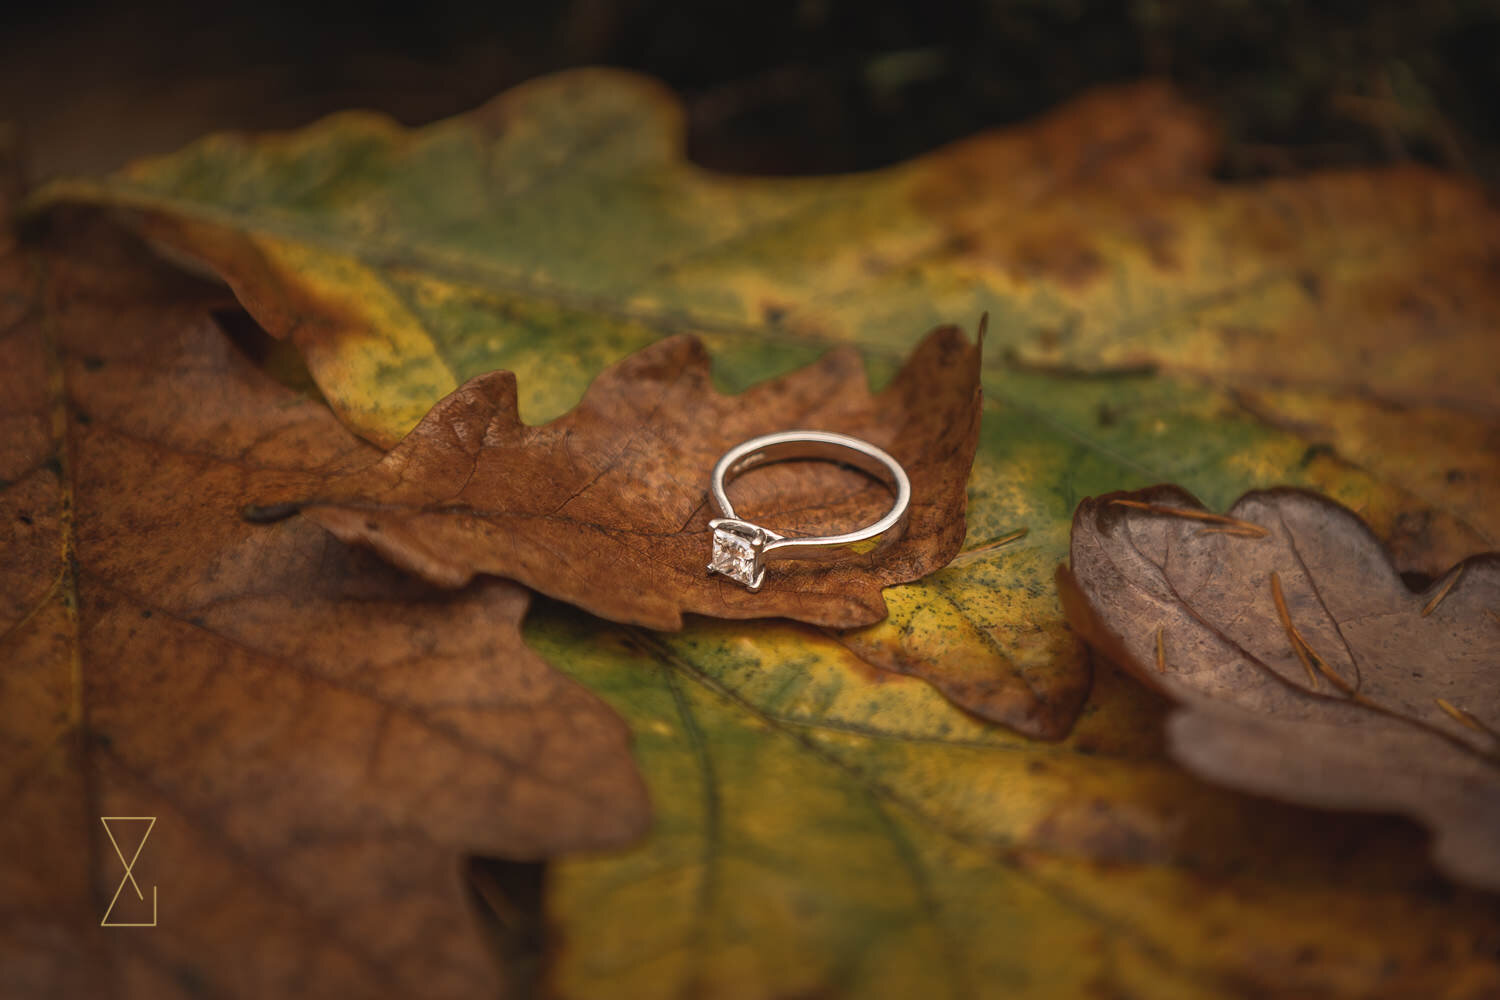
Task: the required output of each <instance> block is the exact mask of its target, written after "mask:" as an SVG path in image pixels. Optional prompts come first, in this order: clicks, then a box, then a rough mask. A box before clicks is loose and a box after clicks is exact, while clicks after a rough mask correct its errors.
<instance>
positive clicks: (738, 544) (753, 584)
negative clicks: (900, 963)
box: [708, 518, 768, 593]
mask: <svg viewBox="0 0 1500 1000" xmlns="http://www.w3.org/2000/svg"><path fill="white" fill-rule="evenodd" d="M708 526H709V527H710V528H712V529H713V533H714V540H713V554H712V556H711V557H710V559H709V562H708V570H709V572H710V573H718V574H719V575H721V576H727V577H729V579H731V580H733V581H734V582H736V583H738V584H741V585H742V586H744V587H745V588H746V589H747V590H749V591H750V592H751V593H754V592H756V591H758V590H760V587H761V584H763V583H765V580H766V567H765V562H764V559H763V558H762V556H763V553H764V550H765V545H766V541H767V535H768V533H767V532H766V530H765V529H764V528H761V527H760V526H759V525H755V524H751V523H750V522H748V521H741V520H738V519H737V518H715V519H714V520H712V521H710V522H708Z"/></svg>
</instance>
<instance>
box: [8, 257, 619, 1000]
mask: <svg viewBox="0 0 1500 1000" xmlns="http://www.w3.org/2000/svg"><path fill="white" fill-rule="evenodd" d="M97 239H99V236H98V234H94V235H93V236H91V237H90V240H97ZM90 245H91V247H92V249H89V250H78V249H76V248H75V249H74V250H71V251H69V252H67V253H63V252H50V253H47V254H41V253H38V254H35V255H34V256H32V257H31V258H29V259H23V258H22V257H21V256H20V255H19V254H12V255H11V256H9V257H6V258H5V259H3V260H0V426H3V429H4V435H3V438H0V441H3V447H0V477H3V483H0V486H3V489H0V542H3V548H4V561H3V565H0V662H3V664H4V669H3V671H0V747H3V753H0V782H3V784H0V788H3V793H0V794H3V800H0V801H3V808H4V813H5V819H4V821H3V822H0V896H3V898H4V906H3V910H0V993H3V994H4V995H5V996H7V997H18V998H19V997H32V996H34V997H58V996H70V997H71V996H79V997H81V996H106V995H119V996H132V997H134V996H140V997H147V996H149V997H153V998H158V997H178V996H181V997H189V996H203V995H213V996H244V997H266V996H293V997H301V996H308V997H311V996H319V997H324V996H370V997H373V996H392V997H410V996H433V997H472V996H480V995H492V994H493V993H494V992H495V990H496V988H497V985H496V977H497V970H496V968H495V967H494V964H493V963H492V961H491V960H490V958H489V956H488V955H487V954H486V953H485V950H484V948H483V947H482V942H481V939H480V937H479V935H478V933H477V931H476V927H475V926H474V924H473V921H472V914H471V908H470V906H469V903H468V899H467V898H466V893H465V890H464V886H463V880H462V877H461V871H462V857H463V854H464V852H468V851H487V852H493V853H498V854H502V855H506V856H511V857H520V858H535V857H539V856H542V855H545V854H547V853H549V852H552V851H556V850H559V849H578V848H596V847H602V846H606V845H610V844H618V843H621V842H623V841H625V840H628V839H629V838H631V837H633V836H636V835H638V834H639V833H640V832H641V831H642V830H643V829H644V827H645V826H646V819H647V805H646V801H645V796H644V794H643V790H642V787H641V783H640V779H639V777H638V775H637V773H636V771H635V769H634V766H633V764H632V763H631V760H630V756H629V751H628V747H627V739H628V737H627V733H626V731H625V728H624V726H622V725H621V723H620V721H619V719H618V718H617V717H616V716H615V715H614V714H613V713H612V712H610V711H609V709H608V708H606V707H605V706H603V705H601V704H600V703H599V702H598V701H597V700H596V699H595V698H593V697H592V696H591V695H589V694H588V693H587V692H585V691H584V690H582V689H581V688H580V687H578V686H577V685H576V684H574V683H572V682H571V681H568V680H566V679H565V678H562V677H561V676H559V675H557V674H555V673H553V672H552V671H551V670H550V669H549V668H548V667H547V666H546V665H545V664H544V663H543V662H542V661H541V660H540V659H539V658H538V657H537V656H536V654H535V653H533V652H531V651H530V650H529V649H528V648H527V647H525V646H524V645H523V644H522V643H521V641H520V636H519V632H518V624H519V622H520V619H521V617H522V615H523V614H524V613H525V611H526V608H527V603H528V597H527V594H526V593H525V592H524V591H523V590H522V589H521V588H519V587H517V586H516V585H514V584H511V583H508V582H505V581H499V580H490V581H485V582H483V583H482V584H478V585H476V586H474V587H472V588H470V589H468V590H466V591H464V592H463V593H458V594H455V593H452V592H448V591H439V590H436V589H434V588H431V587H429V586H427V585H424V584H421V583H420V582H418V581H415V580H413V579H411V578H410V577H408V576H406V575H404V574H401V573H398V572H397V571H395V570H393V569H391V568H390V567H388V566H386V565H385V564H384V563H382V562H380V561H379V560H378V559H375V558H374V557H373V556H370V555H369V554H368V553H364V552H361V551H360V550H351V549H347V548H346V547H345V546H343V545H341V544H339V543H338V542H336V541H334V540H333V539H332V538H330V537H329V536H328V535H327V534H326V533H325V532H323V531H321V530H319V529H318V528H317V527H315V526H314V525H311V524H307V523H303V522H290V523H287V524H283V525H277V526H273V527H269V528H267V527H262V526H254V525H249V524H245V523H244V522H243V521H242V520H241V518H240V508H241V506H242V505H243V503H244V498H245V496H246V495H247V494H249V493H253V492H255V491H257V490H273V489H292V490H296V489H306V488H309V487H310V486H311V485H312V484H314V483H316V482H317V481H319V479H320V478H321V477H322V476H326V475H328V474H330V473H335V472H338V471H341V470H349V469H352V468H357V467H359V466H361V465H364V464H366V463H368V462H369V461H371V460H372V458H373V457H374V456H375V454H376V452H375V449H373V448H371V447H370V446H369V445H367V444H365V443H363V442H361V441H360V440H359V439H357V438H355V437H354V436H353V435H351V434H350V433H349V432H348V431H347V430H345V429H344V428H343V427H341V426H340V425H339V423H338V422H337V420H336V419H335V418H334V417H333V415H332V414H331V413H329V412H328V410H327V408H326V407H325V406H323V405H322V404H320V403H313V402H309V401H308V400H306V399H305V398H301V397H299V396H298V395H297V394H295V393H293V392H290V391H288V390H286V389H284V388H282V387H281V386H279V385H278V384H276V383H275V382H272V381H271V380H270V379H268V378H267V377H266V376H264V375H263V374H261V373H260V372H259V371H257V370H256V369H255V367H254V366H253V365H252V364H250V363H249V362H248V361H247V360H246V359H245V358H244V357H243V356H242V355H241V354H240V353H239V352H238V351H237V350H236V349H235V348H234V347H233V346H231V343H230V341H229V340H228V339H227V338H226V337H224V336H223V334H222V333H221V332H220V331H219V330H218V329H217V328H216V327H215V326H214V324H213V322H212V320H211V319H210V318H209V315H208V308H209V307H210V306H212V305H214V304H215V303H220V304H222V302H223V300H224V296H223V294H222V292H218V291H212V292H209V293H206V292H205V291H204V286H201V285H199V284H197V283H196V282H188V281H186V280H185V279H183V278H181V277H180V276H178V275H176V274H175V273H172V272H167V273H165V274H164V273H163V271H162V269H160V268H157V269H155V270H153V269H152V268H150V267H145V266H142V265H141V263H140V259H141V257H142V255H143V254H142V248H141V247H139V246H138V245H131V246H128V247H115V248H114V249H111V250H105V249H101V248H100V246H99V244H98V243H91V244H90ZM34 274H35V277H34ZM101 817H154V825H153V826H152V827H151V829H150V832H149V834H146V833H145V826H146V824H145V823H143V822H137V823H135V824H134V825H132V824H131V823H129V822H116V823H114V825H113V830H109V829H107V828H106V827H105V825H104V824H102V823H101ZM143 835H144V836H146V837H147V838H148V839H145V840H144V841H143ZM111 837H115V838H118V840H119V843H120V849H121V850H123V851H124V852H125V853H124V858H125V859H131V858H132V854H133V852H134V851H135V850H136V849H137V848H139V850H140V853H139V857H138V858H137V859H136V860H135V864H134V867H133V871H132V879H133V881H127V880H125V879H124V876H123V868H122V864H121V861H120V860H118V859H117V856H116V854H115V849H114V847H113V845H112V841H111V839H110V838H111ZM137 887H138V888H139V889H140V890H141V892H140V894H139V895H137V893H136V891H135V890H136V888H137ZM106 915H107V916H108V921H109V924H110V926H101V920H104V919H105V918H106ZM152 920H154V921H155V924H156V926H155V927H154V928H151V929H149V930H141V929H128V928H115V927H114V926H113V925H114V924H120V923H131V922H136V923H141V922H148V921H152Z"/></svg>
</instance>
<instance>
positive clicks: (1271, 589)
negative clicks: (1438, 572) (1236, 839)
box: [1059, 486, 1500, 889]
mask: <svg viewBox="0 0 1500 1000" xmlns="http://www.w3.org/2000/svg"><path fill="white" fill-rule="evenodd" d="M1059 582H1060V583H1061V584H1062V586H1063V592H1064V604H1065V606H1066V607H1067V608H1068V616H1069V620H1070V621H1071V622H1072V623H1073V624H1074V626H1075V627H1076V628H1077V629H1079V630H1080V631H1081V632H1083V633H1084V635H1086V636H1087V637H1088V638H1089V640H1090V641H1091V642H1092V643H1094V644H1095V645H1097V646H1098V647H1100V648H1102V649H1103V650H1105V651H1106V652H1107V653H1108V654H1109V655H1110V656H1111V657H1112V658H1113V659H1115V660H1116V661H1117V662H1119V663H1120V664H1121V665H1122V666H1124V667H1125V668H1126V669H1128V670H1129V671H1130V672H1131V673H1132V674H1134V675H1135V676H1136V677H1138V678H1139V679H1141V680H1142V681H1144V682H1146V683H1147V684H1149V685H1151V686H1153V687H1156V688H1159V689H1160V690H1162V691H1163V692H1165V693H1166V694H1168V695H1170V696H1171V697H1172V698H1173V699H1175V700H1176V701H1178V702H1179V703H1180V705H1181V707H1180V708H1179V709H1178V710H1177V712H1176V713H1175V714H1174V715H1173V716H1172V718H1171V720H1170V722H1169V724H1168V733H1169V738H1170V746H1171V752H1172V753H1173V755H1174V756H1176V757H1177V759H1179V760H1180V761H1182V762H1183V763H1185V764H1186V765H1187V766H1188V767H1190V768H1192V769H1193V770H1195V771H1197V772H1198V773H1200V774H1202V775H1204V776H1206V777H1209V778H1211V779H1213V780H1216V781H1220V782H1224V783H1226V784H1230V785H1233V786H1235V787H1238V788H1243V789H1247V790H1250V791H1254V792H1259V793H1262V794H1266V795H1273V796H1278V797H1281V798H1285V799H1289V800H1291V801H1295V802H1300V803H1305V804H1309V805H1317V806H1326V807H1331V808H1340V809H1359V810H1394V811H1400V812H1405V813H1408V814H1410V815H1412V816H1415V817H1417V818H1418V819H1420V820H1422V821H1423V822H1424V823H1426V824H1427V825H1428V826H1429V827H1431V828H1432V829H1433V831H1434V832H1435V833H1436V842H1435V844H1434V847H1433V856H1434V859H1435V860H1436V861H1437V863H1438V864H1439V865H1440V866H1441V867H1442V868H1443V869H1444V870H1445V871H1447V872H1448V873H1449V874H1450V875H1452V876H1453V877H1454V878H1457V879H1460V880H1462V881H1466V882H1470V883H1473V884H1475V885H1479V886H1483V887H1486V888H1490V889H1496V888H1500V851H1497V850H1496V844H1497V843H1500V731H1497V730H1500V666H1497V665H1500V618H1497V614H1500V556H1496V555H1493V554H1485V555H1479V556H1474V557H1472V558H1470V559H1468V560H1465V561H1464V562H1463V563H1460V564H1459V565H1458V566H1456V567H1454V568H1453V569H1452V570H1451V571H1449V572H1448V573H1447V574H1445V575H1444V576H1443V577H1441V578H1440V579H1438V580H1437V581H1435V582H1434V583H1432V584H1431V585H1430V586H1428V587H1427V588H1426V589H1425V590H1423V591H1422V592H1420V593H1419V592H1414V591H1412V590H1411V589H1410V588H1408V587H1407V586H1406V584H1405V583H1404V582H1403V581H1402V579H1401V576H1400V575H1399V574H1398V573H1397V571H1396V569H1395V568H1394V567H1393V566H1392V564H1391V561H1390V557H1389V555H1388V553H1387V552H1386V551H1385V550H1384V549H1383V548H1382V547H1381V545H1380V543H1379V542H1378V541H1377V540H1376V539H1375V537H1374V536H1373V535H1372V534H1371V533H1370V531H1369V530H1368V529H1367V528H1366V527H1365V525H1364V523H1363V522H1361V521H1360V520H1359V518H1358V517H1357V516H1355V515H1354V514H1352V513H1351V512H1350V511H1348V510H1346V509H1345V508H1343V507H1341V506H1339V505H1338V504H1335V503H1334V502H1332V501H1331V500H1328V499H1326V498H1324V497H1321V496H1317V495H1315V494H1311V493H1305V492H1301V491H1297V490H1290V489H1278V490H1267V491H1261V492H1255V493H1250V494H1247V495H1246V496H1244V497H1242V498H1241V499H1240V500H1239V501H1238V502H1237V503H1236V504H1235V505H1234V506H1233V507H1232V508H1230V510H1229V512H1228V514H1226V515H1219V514H1212V513H1210V512H1208V511H1205V510H1204V509H1203V507H1202V506H1201V505H1200V504H1199V503H1198V502H1197V501H1196V500H1195V499H1194V498H1193V497H1191V496H1190V495H1188V494H1187V493H1186V492H1184V491H1183V490H1181V489H1178V488H1177V487H1172V486H1159V487H1154V488H1152V489H1149V490H1143V491H1140V492H1137V493H1122V494H1111V495H1108V496H1103V497H1098V498H1091V499H1088V500H1085V501H1084V502H1083V503H1082V504H1080V505H1079V508H1078V511H1077V514H1076V515H1075V517H1074V520H1073V539H1072V562H1071V566H1070V568H1069V569H1067V570H1062V571H1060V572H1059Z"/></svg>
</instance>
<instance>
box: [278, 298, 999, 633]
mask: <svg viewBox="0 0 1500 1000" xmlns="http://www.w3.org/2000/svg"><path fill="white" fill-rule="evenodd" d="M979 403H980V400H979V347H978V345H971V344H969V343H968V342H967V340H966V339H965V338H964V335H963V334H962V333H961V332H960V331H959V330H957V329H956V328H953V327H945V328H943V329H940V330H936V331H934V332H933V334H932V335H931V336H930V337H928V338H927V340H925V341H924V342H923V343H922V344H921V346H919V347H918V348H917V350H916V351H915V353H914V354H913V355H912V358H911V360H910V361H909V362H908V363H907V365H906V366H905V367H904V368H903V369H902V370H901V372H900V373H899V374H897V376H896V378H895V380H894V381H893V382H892V383H891V384H890V385H889V386H888V387H887V388H886V389H885V391H883V392H881V393H879V394H878V395H872V394H871V393H870V391H869V388H868V384H867V381H866V375H865V371H864V365H863V364H862V363H861V362H860V359H859V356H858V355H857V354H855V353H854V352H853V351H849V350H840V351H837V352H835V353H833V354H830V355H828V356H827V357H826V358H824V359H823V360H822V361H820V362H818V363H817V364H815V365H812V366H810V367H808V368H806V369H802V370H800V371H797V372H794V373H792V374H790V375H786V376H783V377H781V378H778V379H774V380H772V381H769V382H764V383H761V384H759V385H757V386H754V387H752V388H751V389H748V390H746V391H745V392H744V393H741V394H739V395H737V396H723V395H720V394H719V393H717V392H715V391H714V389H713V386H712V384H711V383H710V380H709V358H708V354H707V352H705V350H704V349H703V345H702V344H701V343H700V342H699V341H697V340H695V339H693V338H690V337H678V338H673V339H668V340H664V341H661V342H659V343H657V344H655V345H653V346H651V347H648V348H646V349H645V350H643V351H641V352H640V353H639V354H636V355H634V356H633V357H630V358H628V359H626V360H625V361H623V362H621V363H620V364H619V365H617V366H615V367H613V368H611V369H609V370H608V371H606V372H604V373H603V374H602V375H600V376H599V378H598V379H597V380H596V381H595V382H594V384H593V385H592V386H591V387H590V389H589V391H588V393H587V394H585V396H584V398H583V401H582V402H581V403H579V405H578V407H577V408H576V409H575V410H573V411H571V412H570V413H568V414H567V415H566V416H563V417H560V418H558V419H557V420H555V421H552V422H551V423H548V424H545V425H542V426H540V427H527V426H526V425H525V424H523V423H521V420H520V416H519V414H518V412H517V409H516V380H515V376H514V375H512V374H511V373H509V372H496V373H493V374H491V375H486V376H480V377H478V378H476V379H473V380H471V381H470V382H469V383H468V384H466V385H464V386H463V387H462V388H460V389H459V390H458V391H457V392H455V393H454V394H453V395H451V396H449V397H448V398H447V399H445V400H443V401H442V402H441V403H439V404H438V405H437V406H436V407H434V408H433V410H432V412H431V413H429V414H428V415H427V416H426V417H424V418H423V420H422V422H421V423H420V424H418V425H417V428H416V430H414V431H412V432H411V434H410V435H408V436H407V437H406V439H405V440H403V441H402V442H401V443H400V444H399V445H397V446H396V447H395V448H394V449H392V451H391V452H390V453H389V454H387V455H386V456H385V457H384V458H382V459H381V460H380V461H379V462H378V463H376V464H374V465H373V466H371V467H370V468H368V469H365V470H362V471H360V472H357V473H354V474H353V475H350V476H347V477H343V478H339V479H337V480H334V481H331V482H329V483H327V484H326V485H320V486H319V487H317V488H316V491H315V492H313V493H312V494H310V495H304V496H303V497H302V498H301V499H300V500H299V502H298V506H299V507H300V509H301V511H302V513H303V515H304V516H306V517H309V518H311V519H312V520H314V521H316V522H317V523H319V524H321V525H323V526H324V527H326V528H327V529H329V530H330V531H332V532H333V533H334V534H335V535H337V536H338V537H339V538H341V539H343V540H344V541H347V542H360V543H363V544H366V545H369V546H371V547H373V548H374V549H375V550H376V551H378V552H380V553H381V554H382V555H384V556H385V557H386V558H388V559H390V560H392V561H394V562H396V563H397V564H399V565H401V566H404V567H406V568H407V569H409V570H412V571H413V572H415V573H417V574H418V575H420V576H422V577H424V578H425V579H427V580H430V581H432V582H433V583H436V584H440V585H443V586H449V587H456V586H462V585H463V584H465V583H467V582H468V581H469V580H470V579H472V578H473V576H474V574H475V573H490V574H494V575H496V576H503V577H507V578H510V579H514V580H519V581H521V582H522V583H525V584H526V585H527V586H529V587H532V588H534V589H536V590H539V591H541V592H543V593H545V594H549V595H551V596H553V597H558V598H562V599H563V600H566V601H568V602H570V603H572V604H574V605H577V606H578V607H581V608H583V609H585V610H587V611H591V612H593V613H594V614H597V615H600V616H602V617H605V618H609V619H611V620H613V621H620V622H625V623H628V624H638V625H647V626H650V627H652V628H667V629H676V628H681V627H682V615H683V613H684V612H689V611H692V612H697V613H700V614H707V615H714V616H717V617H720V618H768V617H777V616H779V617H785V618H793V619H797V620H800V621H805V622H811V623H813V624H817V625H824V626H829V627H834V628H847V627H850V626H855V625H868V624H871V623H872V622H875V621H878V620H879V619H881V618H883V617H885V603H884V602H883V601H882V600H881V598H880V590H881V588H882V587H884V586H886V585H889V584H893V583H904V582H906V581H908V580H915V579H917V578H919V577H922V576H925V575H926V574H928V573H930V572H932V571H933V570H936V569H940V568H941V567H943V566H944V565H945V564H947V562H948V561H949V560H950V559H952V558H953V556H954V554H955V553H956V552H957V551H958V548H959V546H960V545H961V544H962V543H963V538H964V532H965V521H964V507H965V486H966V484H967V482H968V478H969V469H970V467H971V466H972V464H973V461H974V446H975V442H976V441H977V439H978V436H979V409H980V407H979ZM793 428H801V429H815V430H829V431H838V432H841V433H845V434H851V435H853V436H855V437H858V438H862V439H864V440H867V441H870V442H872V443H874V444H876V445H878V446H880V447H883V448H885V449H886V450H887V451H889V452H890V453H891V454H892V455H893V456H895V458H896V459H897V461H899V462H901V464H902V466H903V467H904V468H905V469H906V472H907V475H908V476H910V478H911V483H912V501H911V519H910V523H909V525H908V526H907V529H906V531H905V533H904V534H903V535H902V536H901V538H900V539H899V540H898V541H897V542H895V543H894V544H892V545H889V546H886V547H884V548H881V549H878V550H875V551H871V552H866V553H863V554H861V555H858V556H853V555H851V557H850V558H846V559H843V560H840V561H838V562H833V563H772V564H771V568H770V569H769V570H768V572H767V574H766V583H765V585H764V588H763V589H761V590H760V591H759V592H758V593H751V592H750V591H748V590H746V589H745V588H744V587H743V586H741V585H740V584H738V583H735V582H733V581H731V580H729V579H728V578H726V577H724V576H720V575H718V574H713V575H710V574H709V573H708V572H706V569H705V565H706V563H707V561H708V558H709V553H710V548H711V544H710V543H711V535H712V531H711V530H710V529H709V527H708V522H709V520H710V518H713V517H717V516H719V512H718V511H717V510H716V508H715V507H714V504H713V501H712V499H711V498H710V497H709V491H708V480H709V472H710V471H711V470H712V469H713V466H714V463H715V462H716V461H718V459H719V456H720V455H722V454H724V453H725V452H726V451H728V450H729V449H730V448H732V447H734V446H735V445H737V444H739V443H740V442H741V441H745V440H748V439H749V438H752V437H755V436H757V435H760V434H766V433H770V432H772V431H778V430H790V429H793ZM729 490H730V497H731V499H732V500H733V501H734V504H735V508H736V511H737V512H738V513H739V514H740V516H742V517H748V518H750V519H751V520H753V521H755V522H756V523H759V524H764V525H766V526H767V527H770V528H773V529H774V530H776V531H779V532H782V533H784V534H787V535H789V536H794V537H795V536H798V535H803V536H806V535H827V534H837V533H838V532H841V531H851V530H853V529H854V528H857V527H860V526H861V525H865V524H871V523H873V522H874V521H876V520H877V519H878V518H879V517H880V516H881V515H882V514H884V513H885V511H886V510H888V509H889V508H890V505H891V496H890V493H889V491H888V490H887V488H885V487H884V486H882V485H879V484H877V483H875V482H874V481H872V480H871V479H870V478H869V477H866V476H863V475H860V474H857V473H854V472H852V471H849V470H843V469H841V468H839V467H837V466H834V465H832V464H831V463H824V462H819V463H807V462H800V463H781V464H777V465H770V466H763V467H762V468H761V469H759V470H756V471H754V472H752V473H750V474H747V475H745V476H743V477H741V478H739V479H737V480H735V481H734V482H733V483H731V484H730V486H729Z"/></svg>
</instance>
